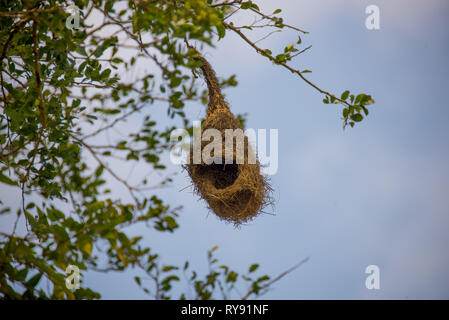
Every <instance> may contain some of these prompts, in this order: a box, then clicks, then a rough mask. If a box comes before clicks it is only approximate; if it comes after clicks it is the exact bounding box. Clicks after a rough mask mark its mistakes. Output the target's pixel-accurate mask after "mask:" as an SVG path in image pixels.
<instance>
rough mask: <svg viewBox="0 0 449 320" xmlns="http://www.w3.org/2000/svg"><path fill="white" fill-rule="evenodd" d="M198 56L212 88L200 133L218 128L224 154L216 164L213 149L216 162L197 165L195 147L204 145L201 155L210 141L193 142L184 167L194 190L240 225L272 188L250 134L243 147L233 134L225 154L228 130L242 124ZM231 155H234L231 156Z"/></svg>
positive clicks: (266, 200)
mask: <svg viewBox="0 0 449 320" xmlns="http://www.w3.org/2000/svg"><path fill="white" fill-rule="evenodd" d="M190 48H191V47H190ZM198 55H199V54H198ZM195 59H197V60H199V61H200V62H201V63H202V65H201V67H200V68H201V70H202V73H203V76H204V78H205V80H206V83H207V87H208V91H209V104H208V108H207V114H206V119H205V121H204V124H203V125H202V127H201V131H200V135H199V136H200V137H201V136H202V134H203V132H204V131H205V130H207V129H216V130H218V131H219V132H220V133H221V137H222V138H221V139H222V141H219V142H218V143H220V147H221V148H222V152H221V155H219V154H218V156H219V157H221V164H219V163H217V162H220V161H216V160H217V155H216V154H213V152H212V154H211V157H212V158H214V162H212V163H210V162H209V161H204V159H203V157H201V160H200V161H197V162H196V163H197V164H195V162H194V161H193V160H194V156H193V154H194V153H195V148H197V149H198V148H201V150H199V151H200V152H201V154H202V151H203V149H204V148H205V146H206V145H208V144H210V143H211V142H208V141H201V143H197V146H196V147H195V144H194V146H193V148H191V149H190V150H193V152H190V155H189V157H190V159H189V160H190V161H189V162H188V164H187V165H185V168H186V169H187V172H188V173H189V175H190V178H191V179H192V182H193V185H194V190H195V192H196V193H197V194H198V195H199V196H200V197H201V198H202V199H204V200H206V202H207V203H208V205H209V208H210V209H211V211H213V212H214V213H215V214H216V215H217V216H218V217H219V218H221V219H223V220H225V221H229V222H233V223H234V224H235V225H240V224H242V223H244V222H248V221H250V220H251V219H253V218H254V217H256V216H257V215H258V214H259V213H261V211H262V209H263V208H264V207H265V206H266V205H268V204H270V203H271V202H272V200H271V191H272V189H271V187H270V185H269V183H268V182H267V180H266V178H265V177H264V176H262V175H261V173H260V164H259V161H258V160H257V157H256V155H255V152H254V151H253V148H252V147H251V145H250V143H249V141H248V137H247V136H244V139H242V140H244V143H243V146H242V144H238V143H237V141H236V138H235V137H233V149H230V148H229V147H228V149H229V151H231V150H232V152H228V154H227V153H226V150H225V149H226V143H225V137H226V133H225V130H226V129H234V130H235V129H240V130H243V127H242V125H241V124H240V121H239V120H238V119H237V118H236V117H235V116H234V115H233V114H232V113H231V111H230V110H229V105H228V103H227V102H226V101H225V100H224V98H223V95H222V94H221V90H220V86H219V83H218V80H217V78H216V75H215V72H214V70H213V69H212V67H211V65H210V64H209V63H208V62H207V60H206V59H204V58H203V57H201V56H198V57H196V58H195ZM201 140H202V139H201ZM213 143H217V141H213ZM242 148H243V150H242ZM197 151H198V150H197ZM242 151H243V152H242ZM229 154H232V157H230V156H229ZM242 155H243V159H242ZM249 159H250V161H248V160H249Z"/></svg>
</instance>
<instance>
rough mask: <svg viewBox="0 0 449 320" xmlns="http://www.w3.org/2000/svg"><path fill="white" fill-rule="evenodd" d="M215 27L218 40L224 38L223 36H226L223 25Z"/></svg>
mask: <svg viewBox="0 0 449 320" xmlns="http://www.w3.org/2000/svg"><path fill="white" fill-rule="evenodd" d="M216 27H217V32H218V38H219V39H222V38H224V37H225V35H226V28H225V26H224V25H223V24H221V23H220V24H219V25H217V26H216Z"/></svg>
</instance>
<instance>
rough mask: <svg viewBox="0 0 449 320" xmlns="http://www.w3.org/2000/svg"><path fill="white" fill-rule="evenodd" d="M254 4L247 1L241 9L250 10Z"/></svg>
mask: <svg viewBox="0 0 449 320" xmlns="http://www.w3.org/2000/svg"><path fill="white" fill-rule="evenodd" d="M252 4H253V3H252V2H251V1H245V2H243V3H242V5H241V6H240V8H242V9H249V8H251V6H252Z"/></svg>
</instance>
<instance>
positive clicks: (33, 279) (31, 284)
mask: <svg viewBox="0 0 449 320" xmlns="http://www.w3.org/2000/svg"><path fill="white" fill-rule="evenodd" d="M41 278H42V273H38V274H36V275H34V276H33V277H31V278H30V279H29V280H28V281H27V282H25V286H26V287H27V288H34V287H35V286H36V285H37V284H38V283H39V281H40V280H41Z"/></svg>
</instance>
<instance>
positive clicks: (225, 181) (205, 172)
mask: <svg viewBox="0 0 449 320" xmlns="http://www.w3.org/2000/svg"><path fill="white" fill-rule="evenodd" d="M199 173H200V175H202V176H203V177H204V178H206V179H208V180H210V181H211V182H212V183H213V185H214V186H215V188H216V189H225V188H227V187H229V186H231V185H233V184H234V182H235V180H237V177H238V176H239V168H238V165H237V164H235V163H231V164H216V163H213V164H209V165H203V166H201V169H200V170H199Z"/></svg>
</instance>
